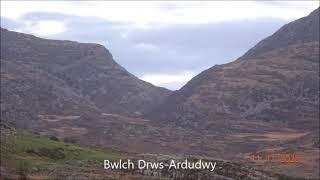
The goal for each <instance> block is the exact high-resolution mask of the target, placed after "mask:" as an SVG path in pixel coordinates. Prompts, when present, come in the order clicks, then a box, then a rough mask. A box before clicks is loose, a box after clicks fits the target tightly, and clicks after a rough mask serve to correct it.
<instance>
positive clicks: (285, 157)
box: [249, 153, 303, 163]
mask: <svg viewBox="0 0 320 180" xmlns="http://www.w3.org/2000/svg"><path fill="white" fill-rule="evenodd" d="M249 159H250V160H251V161H269V162H280V163H302V162H303V156H302V155H298V154H296V153H270V154H264V155H263V154H254V155H251V156H250V158H249Z"/></svg>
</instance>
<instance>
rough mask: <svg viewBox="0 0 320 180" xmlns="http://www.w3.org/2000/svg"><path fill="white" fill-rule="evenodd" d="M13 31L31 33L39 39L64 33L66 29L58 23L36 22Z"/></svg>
mask: <svg viewBox="0 0 320 180" xmlns="http://www.w3.org/2000/svg"><path fill="white" fill-rule="evenodd" d="M15 31H18V32H24V33H31V34H34V35H37V36H40V37H47V36H49V35H54V34H58V33H63V32H64V31H66V27H65V25H64V23H63V22H60V21H44V20H42V21H37V22H35V23H32V22H28V21H27V22H25V26H24V27H23V29H16V30H15Z"/></svg>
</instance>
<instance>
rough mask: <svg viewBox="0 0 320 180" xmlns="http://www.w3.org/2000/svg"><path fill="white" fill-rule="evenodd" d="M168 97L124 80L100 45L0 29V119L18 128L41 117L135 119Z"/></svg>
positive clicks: (153, 88) (121, 70)
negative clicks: (117, 116)
mask: <svg viewBox="0 0 320 180" xmlns="http://www.w3.org/2000/svg"><path fill="white" fill-rule="evenodd" d="M169 93H170V91H169V90H167V89H164V88H160V87H156V86H153V85H152V84H150V83H147V82H145V81H142V80H140V79H138V78H137V77H135V76H134V75H132V74H130V73H129V72H128V71H126V70H125V69H124V68H123V67H121V66H120V65H119V64H117V63H116V62H115V61H114V60H113V57H112V55H111V53H110V52H109V51H108V50H107V49H106V48H104V47H103V46H102V45H98V44H89V43H78V42H72V41H58V40H47V39H42V38H38V37H35V36H32V35H28V34H23V33H17V32H12V31H8V30H6V29H3V28H1V100H2V101H1V118H2V119H3V120H5V121H11V122H14V123H15V124H17V125H18V126H20V127H21V126H22V127H27V126H28V125H30V124H32V123H31V122H32V121H33V120H36V119H37V117H38V116H39V115H43V114H54V115H59V114H65V115H68V114H70V113H71V114H73V115H74V114H78V115H81V114H90V113H101V112H105V113H119V114H141V113H143V112H145V111H146V110H148V109H149V108H150V107H153V105H157V104H158V103H160V102H161V101H162V100H163V99H164V98H165V97H166V96H167V95H168V94H169Z"/></svg>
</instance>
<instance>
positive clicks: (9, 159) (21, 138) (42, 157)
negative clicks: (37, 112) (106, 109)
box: [1, 130, 120, 178]
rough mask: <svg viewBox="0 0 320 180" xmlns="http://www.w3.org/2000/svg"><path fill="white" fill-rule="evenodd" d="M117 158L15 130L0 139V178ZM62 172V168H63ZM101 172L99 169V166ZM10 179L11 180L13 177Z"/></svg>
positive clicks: (109, 153)
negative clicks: (11, 134)
mask: <svg viewBox="0 0 320 180" xmlns="http://www.w3.org/2000/svg"><path fill="white" fill-rule="evenodd" d="M119 158H120V155H117V154H115V153H111V152H104V151H101V150H96V149H93V148H87V147H80V146H78V145H75V144H69V143H64V142H60V141H55V140H50V139H49V138H48V137H45V136H40V135H36V134H32V133H29V132H25V131H20V130H18V131H17V132H16V133H15V135H14V136H11V137H4V136H1V166H4V167H5V168H4V169H2V170H4V172H1V174H2V175H3V176H2V178H3V177H6V176H7V177H8V178H9V177H12V176H13V175H14V174H21V173H23V174H39V173H40V172H41V173H44V174H49V172H51V171H54V170H55V169H57V168H58V169H59V168H60V167H63V166H65V165H66V164H70V165H71V166H74V167H76V166H78V165H75V164H77V163H79V162H82V163H87V161H89V162H94V163H95V164H96V165H97V164H98V165H100V164H102V162H103V160H104V159H109V160H117V159H119ZM63 169H65V168H63ZM101 169H103V168H102V165H101ZM12 178H13V177H12Z"/></svg>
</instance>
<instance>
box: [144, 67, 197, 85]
mask: <svg viewBox="0 0 320 180" xmlns="http://www.w3.org/2000/svg"><path fill="white" fill-rule="evenodd" d="M195 75H196V73H194V72H190V71H187V72H183V73H178V74H145V75H143V76H141V77H140V79H142V80H144V81H147V82H150V83H152V84H154V85H156V86H161V87H166V88H168V89H172V90H176V89H179V88H180V87H182V86H183V85H184V84H186V83H187V82H188V81H189V80H191V79H192V78H193V77H194V76H195Z"/></svg>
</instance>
